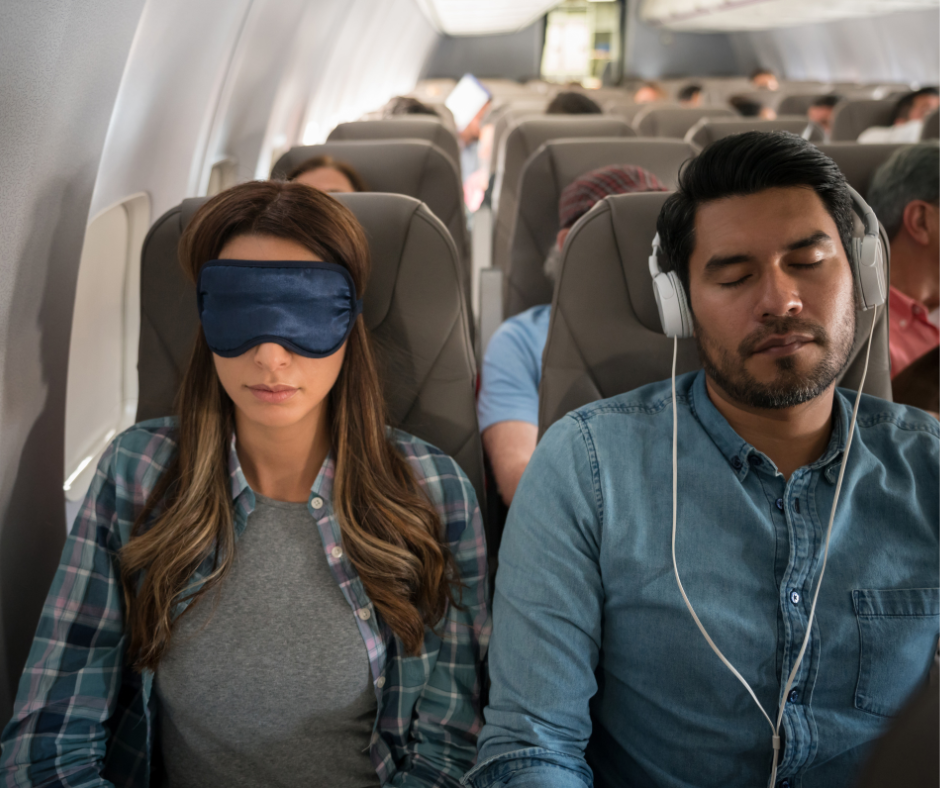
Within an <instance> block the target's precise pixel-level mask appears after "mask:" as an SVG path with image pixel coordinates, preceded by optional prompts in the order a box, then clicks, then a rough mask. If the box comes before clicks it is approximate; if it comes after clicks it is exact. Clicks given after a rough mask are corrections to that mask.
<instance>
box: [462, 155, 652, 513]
mask: <svg viewBox="0 0 940 788" xmlns="http://www.w3.org/2000/svg"><path fill="white" fill-rule="evenodd" d="M658 191H668V189H667V187H666V186H665V185H664V184H663V183H662V182H660V180H659V179H658V178H657V177H656V176H655V175H653V174H652V173H651V172H647V171H646V170H644V169H643V168H642V167H636V166H634V165H632V164H625V165H619V164H618V165H614V166H610V167H601V168H599V169H596V170H592V171H591V172H589V173H587V174H586V175H582V176H581V177H580V178H578V179H577V180H576V181H574V182H572V183H570V184H569V185H568V186H566V187H565V189H564V191H563V192H562V193H561V199H560V200H559V204H558V224H559V226H560V227H561V229H560V230H559V231H558V237H557V239H556V242H555V245H554V246H553V247H552V250H551V251H550V252H549V255H548V258H547V260H546V261H545V275H546V276H547V277H548V278H549V279H550V280H551V281H552V283H553V284H554V283H555V282H556V281H557V278H558V273H559V268H560V266H561V250H562V249H563V247H564V245H565V239H566V238H567V237H568V233H569V232H571V228H572V227H573V226H574V225H575V222H577V221H578V219H580V218H581V217H582V216H584V214H586V213H587V212H588V211H589V210H591V208H593V207H594V205H595V204H596V203H598V202H600V201H601V200H603V199H604V198H605V197H607V196H609V195H611V194H628V193H630V192H658ZM551 309H552V307H551V304H542V305H540V306H534V307H532V308H531V309H527V310H525V311H524V312H520V313H519V314H518V315H515V316H513V317H511V318H509V319H508V320H506V321H505V322H503V324H502V325H501V326H500V327H499V328H498V329H496V331H495V332H494V334H493V336H492V338H491V339H490V342H489V345H487V347H486V353H485V355H484V357H483V367H482V369H481V372H480V396H479V399H478V400H477V413H478V416H479V423H480V430H481V432H482V437H483V448H484V449H485V450H486V454H487V457H489V460H490V464H491V465H492V468H493V475H494V476H495V477H496V486H497V488H498V490H499V494H500V497H501V498H502V499H503V502H504V503H505V504H506V505H507V506H509V505H510V504H511V503H512V498H513V495H514V494H515V491H516V486H517V485H518V484H519V479H520V478H521V477H522V472H523V471H524V470H525V468H526V465H527V464H528V462H529V459H530V458H531V457H532V452H534V451H535V443H536V440H537V438H538V427H539V381H540V380H541V379H542V352H543V351H544V349H545V341H546V340H547V339H548V324H549V320H550V318H551Z"/></svg>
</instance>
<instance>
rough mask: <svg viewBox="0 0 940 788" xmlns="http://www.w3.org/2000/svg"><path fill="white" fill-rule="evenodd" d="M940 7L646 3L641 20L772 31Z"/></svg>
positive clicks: (833, 2)
mask: <svg viewBox="0 0 940 788" xmlns="http://www.w3.org/2000/svg"><path fill="white" fill-rule="evenodd" d="M938 7H940V0H825V2H822V0H643V5H642V7H641V9H640V18H641V19H642V20H643V21H644V22H646V23H647V24H650V25H656V26H658V27H664V28H668V29H670V30H687V31H701V32H714V31H733V30H769V29H772V28H777V27H790V26H793V25H805V24H810V23H814V22H832V21H836V20H840V19H857V18H864V17H873V16H881V15H883V14H890V13H894V12H896V11H911V10H922V9H928V8H938Z"/></svg>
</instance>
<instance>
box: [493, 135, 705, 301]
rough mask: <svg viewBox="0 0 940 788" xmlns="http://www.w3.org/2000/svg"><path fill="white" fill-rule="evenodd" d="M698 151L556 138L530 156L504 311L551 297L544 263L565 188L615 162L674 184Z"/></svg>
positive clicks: (681, 145)
mask: <svg viewBox="0 0 940 788" xmlns="http://www.w3.org/2000/svg"><path fill="white" fill-rule="evenodd" d="M694 155H695V151H694V150H693V148H692V146H691V145H689V144H688V143H687V142H682V141H681V140H667V139H663V140H655V139H627V138H622V137H601V138H599V139H588V140H585V139H574V140H570V139H569V140H552V141H550V142H546V143H545V144H544V145H542V147H540V148H539V149H538V151H536V153H535V154H534V155H533V156H531V157H530V158H529V160H528V161H527V162H526V164H525V167H524V168H523V171H522V176H521V178H520V180H519V208H518V211H517V213H516V217H515V221H514V222H513V226H512V236H511V241H510V255H509V269H508V271H506V274H505V276H504V278H503V314H504V315H505V316H506V317H511V316H512V315H515V314H518V313H519V312H522V311H524V310H526V309H528V308H530V307H533V306H537V305H538V304H548V303H551V300H552V289H553V288H552V283H551V282H550V281H549V279H548V277H546V276H545V272H544V270H543V269H544V263H545V258H546V257H547V255H548V253H549V251H551V248H552V246H553V245H554V243H555V238H556V236H557V235H558V230H559V229H560V228H559V226H558V203H559V201H560V199H561V193H562V191H563V190H564V188H565V187H566V186H568V185H569V184H570V183H572V182H574V181H576V180H577V179H578V178H580V177H581V176H582V175H585V174H586V173H588V172H590V171H591V170H596V169H597V168H598V167H606V166H610V165H614V164H633V165H636V166H638V167H643V168H644V169H645V170H648V171H649V172H651V173H653V175H655V176H656V177H657V178H659V179H660V180H661V181H662V182H663V183H664V184H666V185H667V186H668V187H670V188H673V189H674V188H675V187H676V185H677V183H678V180H679V168H680V167H681V166H682V164H683V162H685V161H687V160H688V159H690V158H691V157H692V156H694Z"/></svg>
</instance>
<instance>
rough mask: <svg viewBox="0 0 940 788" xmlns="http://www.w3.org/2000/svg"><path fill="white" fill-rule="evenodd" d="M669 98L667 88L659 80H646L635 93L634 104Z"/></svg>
mask: <svg viewBox="0 0 940 788" xmlns="http://www.w3.org/2000/svg"><path fill="white" fill-rule="evenodd" d="M667 98H669V96H668V94H667V93H666V90H665V88H663V86H662V85H660V84H659V83H658V82H644V83H643V84H642V85H640V87H639V88H637V90H636V92H635V93H634V94H633V103H634V104H652V103H653V102H655V101H665V100H666V99H667Z"/></svg>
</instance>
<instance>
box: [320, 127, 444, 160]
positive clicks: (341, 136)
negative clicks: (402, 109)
mask: <svg viewBox="0 0 940 788" xmlns="http://www.w3.org/2000/svg"><path fill="white" fill-rule="evenodd" d="M392 139H395V140H402V139H418V140H427V141H428V142H430V143H431V144H432V145H436V146H437V147H438V148H440V149H441V150H442V151H444V153H446V154H447V155H448V156H450V158H451V161H453V162H454V163H455V164H456V165H457V168H458V170H459V169H460V145H459V144H458V142H457V137H456V136H455V135H454V133H453V132H452V131H451V130H450V129H448V128H447V126H445V125H444V123H443V122H442V121H441V120H440V118H432V117H431V116H430V115H403V116H400V117H396V118H388V119H385V120H358V121H353V122H351V123H340V124H339V125H338V126H337V127H336V128H335V129H333V131H331V132H330V136H328V137H327V138H326V141H327V142H349V141H350V140H392Z"/></svg>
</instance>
